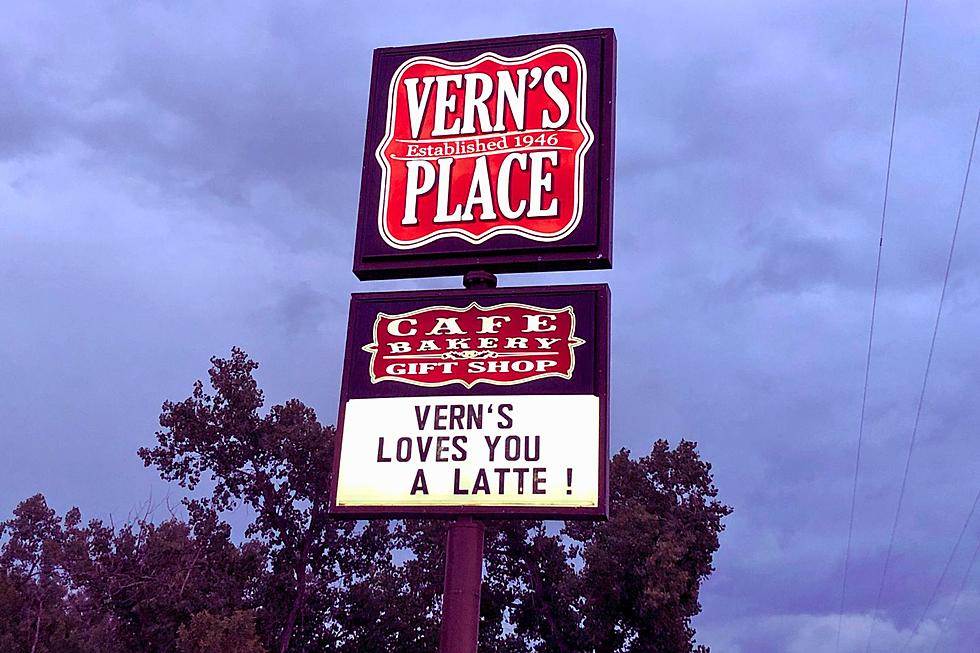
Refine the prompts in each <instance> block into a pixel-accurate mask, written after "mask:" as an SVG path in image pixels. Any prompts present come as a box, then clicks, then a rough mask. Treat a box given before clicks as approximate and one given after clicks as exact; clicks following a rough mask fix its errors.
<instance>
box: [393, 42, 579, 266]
mask: <svg viewBox="0 0 980 653" xmlns="http://www.w3.org/2000/svg"><path fill="white" fill-rule="evenodd" d="M586 74H587V73H586V68H585V62H584V60H583V59H582V55H581V53H579V51H578V50H576V49H575V48H573V47H570V46H566V45H553V46H548V47H545V48H541V49H539V50H536V51H535V52H532V53H531V54H529V55H527V56H524V57H517V58H509V57H500V56H499V55H496V54H494V53H492V52H486V53H483V54H481V55H480V56H479V57H477V58H475V59H471V60H469V61H465V62H461V63H453V62H450V61H446V60H444V59H439V58H436V57H427V56H422V57H413V58H411V59H409V60H408V61H406V62H405V63H404V64H402V65H401V66H400V67H399V68H398V70H397V71H396V72H395V75H394V76H393V77H392V78H391V83H390V86H389V91H388V117H389V120H388V129H387V132H386V134H385V139H384V140H383V141H382V142H381V145H380V146H379V147H378V151H377V159H378V162H379V163H380V164H381V167H382V184H381V198H380V208H379V212H378V225H379V227H380V229H381V233H382V237H383V238H384V239H385V242H386V243H387V244H389V245H391V246H392V247H394V248H396V249H414V248H417V247H420V246H422V245H425V244H426V243H430V242H433V241H435V240H438V239H440V238H458V239H461V240H463V241H466V242H469V243H473V244H479V243H482V242H485V241H487V240H489V239H490V238H493V237H494V236H499V235H502V234H514V235H518V236H521V237H524V238H528V239H531V240H535V241H542V242H550V241H559V240H561V239H562V238H563V237H565V236H566V235H568V234H569V233H570V232H571V231H572V230H574V229H575V227H576V226H578V223H579V219H580V218H581V215H582V197H581V194H582V176H583V174H584V161H585V155H586V153H587V152H588V150H589V147H590V146H591V145H592V143H593V140H594V139H593V135H592V129H591V128H590V127H589V124H588V122H587V120H586V116H585V115H584V109H585V76H586Z"/></svg>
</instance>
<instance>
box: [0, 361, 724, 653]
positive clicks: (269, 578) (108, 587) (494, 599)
mask: <svg viewBox="0 0 980 653" xmlns="http://www.w3.org/2000/svg"><path fill="white" fill-rule="evenodd" d="M256 368H257V365H256V363H255V362H254V361H252V360H251V359H249V358H248V356H246V355H245V354H244V352H242V351H240V350H238V349H235V350H233V351H232V355H231V357H230V358H227V359H222V358H214V359H212V367H211V369H210V372H209V374H210V390H208V391H205V387H204V384H203V383H201V382H198V383H196V384H195V385H194V388H193V392H192V394H191V396H190V397H189V398H187V399H186V400H184V401H181V402H170V401H168V402H166V403H164V405H163V411H162V414H161V416H160V424H161V430H160V431H159V432H158V433H157V443H156V446H154V447H152V448H143V449H140V451H139V455H140V457H141V458H142V460H143V462H144V464H145V465H147V466H153V467H156V468H157V469H158V470H159V472H160V474H161V476H162V477H163V478H165V479H168V480H171V481H176V482H177V483H179V484H180V485H181V486H182V487H184V488H186V490H187V491H188V492H189V493H190V495H189V496H188V497H187V498H186V499H185V501H184V503H185V506H186V508H187V518H186V519H180V518H177V517H176V516H172V517H171V518H169V519H166V520H164V521H162V522H156V521H154V520H153V519H152V518H151V515H149V514H146V515H144V516H143V517H142V518H140V519H135V520H132V521H130V522H128V523H125V524H123V525H121V526H119V527H115V526H113V525H111V524H110V525H106V524H104V523H103V522H101V521H99V520H92V521H90V522H88V524H84V525H83V524H82V522H81V514H80V512H79V511H78V510H77V509H72V510H70V511H69V512H68V513H67V514H66V515H65V517H64V519H59V517H58V516H57V514H56V513H55V512H54V511H53V510H51V509H50V508H49V507H48V506H47V504H46V503H45V501H44V498H43V497H42V496H40V495H38V496H35V497H31V498H30V499H27V500H26V501H24V502H22V503H21V504H20V505H19V506H18V507H17V508H16V509H15V510H14V514H13V517H12V518H11V519H9V520H8V521H5V522H0V651H8V650H9V651H18V652H21V651H23V652H25V653H47V652H52V653H54V652H55V651H57V652H58V653H95V652H96V651H98V652H100V653H164V652H166V653H212V652H217V651H222V652H224V651H242V652H244V653H259V652H260V651H262V652H267V653H277V652H278V653H308V652H310V653H311V652H313V651H318V652H319V651H323V652H334V653H378V652H379V651H384V652H385V653H417V652H419V651H435V650H436V648H437V643H438V634H439V619H440V612H441V603H442V585H443V565H444V559H445V551H444V545H445V540H446V531H447V523H446V522H444V521H438V520H407V521H396V522H387V521H381V520H375V521H370V522H360V523H356V522H353V521H349V520H347V521H344V520H332V519H330V518H329V516H328V515H327V514H326V506H327V505H328V499H329V497H328V491H329V487H330V471H331V459H332V452H333V446H334V435H335V433H334V430H333V428H331V427H327V426H323V425H321V424H320V423H319V421H318V420H317V418H316V415H315V413H314V412H313V411H312V410H311V409H310V408H308V407H307V406H305V405H304V404H302V403H301V402H299V401H297V400H292V401H289V402H286V403H285V404H282V405H276V406H272V407H271V408H270V409H269V410H268V411H267V412H265V413H264V414H263V413H262V412H261V411H262V408H263V396H262V392H261V390H259V388H258V385H257V383H256V381H255V379H254V375H253V373H254V371H255V369H256ZM609 478H610V518H609V520H608V521H605V522H567V523H565V524H560V523H555V522H549V523H546V522H541V521H533V520H506V521H488V522H486V546H485V555H484V559H485V574H484V581H483V589H482V602H481V607H480V610H481V614H480V619H481V621H480V636H481V642H480V650H481V651H482V652H484V653H586V652H589V653H691V652H695V651H696V652H699V653H706V652H707V650H708V649H707V647H705V646H699V645H697V644H696V643H695V633H694V630H693V628H692V627H691V619H692V617H693V616H694V615H696V614H697V613H698V612H699V611H700V604H699V601H698V596H699V591H700V587H701V583H702V582H703V581H704V579H706V578H707V577H708V576H709V575H710V574H711V572H712V571H713V568H712V557H713V555H714V553H715V551H717V549H718V546H719V539H718V538H719V534H720V532H721V531H722V530H723V523H722V520H723V518H724V517H725V516H726V515H728V514H729V513H730V512H731V508H729V507H728V506H726V505H724V504H723V503H721V502H720V501H719V500H718V498H717V495H718V491H717V489H716V488H715V486H714V484H713V480H712V477H711V466H710V465H709V464H708V463H706V462H704V461H702V460H701V459H700V457H699V456H698V453H697V450H696V446H695V444H694V443H692V442H687V441H683V440H682V441H681V442H680V443H679V444H678V445H677V446H676V447H674V448H671V447H670V446H669V445H668V443H667V442H666V441H663V440H660V441H657V442H656V443H655V444H654V446H653V448H652V450H651V451H650V452H649V454H648V455H645V456H642V457H640V458H636V459H634V458H632V457H631V456H630V452H629V451H626V450H621V451H620V452H618V453H617V454H616V455H614V456H613V458H612V460H611V463H610V477H609ZM243 504H244V505H245V506H248V507H249V508H250V509H251V510H252V511H253V514H254V519H253V521H252V522H251V524H250V525H249V526H248V528H247V530H246V537H245V540H244V541H242V542H238V543H236V542H235V541H233V540H232V537H231V529H230V527H229V526H228V524H227V523H226V522H225V521H223V520H222V518H221V513H222V512H224V511H227V510H230V509H233V508H235V507H236V506H239V505H243Z"/></svg>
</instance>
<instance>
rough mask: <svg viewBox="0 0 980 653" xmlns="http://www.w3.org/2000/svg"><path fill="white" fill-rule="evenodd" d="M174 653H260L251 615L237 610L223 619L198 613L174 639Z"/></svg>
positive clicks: (181, 628)
mask: <svg viewBox="0 0 980 653" xmlns="http://www.w3.org/2000/svg"><path fill="white" fill-rule="evenodd" d="M177 652H178V653H231V652H234V653H264V649H263V648H262V644H261V643H260V642H259V640H258V637H257V635H256V633H255V616H254V615H253V614H252V613H251V612H249V611H245V610H237V611H235V612H233V613H232V614H230V615H228V616H227V617H221V616H215V615H213V614H211V613H210V612H199V613H197V614H196V615H194V617H193V618H192V619H191V622H190V624H189V625H186V626H181V627H180V629H179V630H178V636H177Z"/></svg>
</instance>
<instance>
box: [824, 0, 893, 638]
mask: <svg viewBox="0 0 980 653" xmlns="http://www.w3.org/2000/svg"><path fill="white" fill-rule="evenodd" d="M908 17H909V0H905V9H904V11H903V13H902V38H901V42H900V44H899V47H898V71H897V73H896V75H895V97H894V100H893V101H892V125H891V133H890V135H889V137H888V163H887V164H886V165H885V190H884V193H883V199H882V202H881V226H880V227H879V229H878V257H877V260H876V262H875V283H874V291H873V293H872V298H871V325H870V327H869V328H868V354H867V357H866V358H865V361H864V390H863V392H862V393H861V419H860V421H859V422H858V439H857V455H856V456H855V459H854V482H853V485H852V487H851V509H850V513H849V515H848V519H847V546H846V548H845V549H844V576H843V579H842V581H841V588H840V610H839V611H838V614H837V642H836V644H835V646H834V650H835V651H839V650H840V631H841V624H842V622H843V620H844V597H845V596H846V594H847V571H848V566H849V564H850V560H851V542H852V540H853V536H854V508H855V505H856V503H857V483H858V473H859V472H860V469H861V443H862V442H863V440H864V419H865V414H866V412H867V406H868V381H869V379H870V378H871V348H872V344H873V343H874V334H875V315H876V313H877V310H878V283H879V281H880V279H881V252H882V248H883V246H884V244H885V215H886V214H887V211H888V188H889V184H890V182H891V176H892V154H893V153H894V151H895V123H896V121H897V119H898V91H899V88H900V86H901V82H902V61H903V59H904V55H905V27H906V25H907V24H908Z"/></svg>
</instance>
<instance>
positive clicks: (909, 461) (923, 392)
mask: <svg viewBox="0 0 980 653" xmlns="http://www.w3.org/2000/svg"><path fill="white" fill-rule="evenodd" d="M978 129H980V113H978V114H977V125H976V127H975V128H974V130H973V143H972V145H971V146H970V158H969V160H968V161H967V164H966V175H965V177H964V179H963V191H962V193H961V194H960V206H959V209H958V210H957V212H956V224H955V225H954V226H953V238H952V240H951V241H950V244H949V256H948V257H947V258H946V273H945V274H944V275H943V289H942V292H941V293H940V294H939V306H938V308H937V309H936V322H935V324H934V325H933V328H932V341H931V342H930V343H929V356H928V358H926V370H925V373H924V374H923V375H922V389H921V390H920V391H919V404H918V406H917V408H916V410H915V422H914V424H913V426H912V437H911V439H910V440H909V450H908V455H907V456H906V457H905V470H904V472H903V473H902V486H901V489H900V490H899V492H898V506H897V507H896V508H895V519H894V520H893V521H892V530H891V535H889V537H888V550H887V551H886V553H885V566H884V568H883V569H882V571H881V581H880V582H879V583H878V595H877V597H876V598H875V607H874V610H873V611H872V615H873V614H875V613H877V612H878V607H879V606H880V605H881V595H882V593H883V592H884V589H885V578H886V577H887V575H888V565H889V563H890V562H891V557H892V550H893V549H894V546H895V532H896V531H897V530H898V520H899V517H901V514H902V503H903V501H904V499H905V489H906V487H907V485H908V480H909V468H910V467H911V465H912V452H913V451H914V450H915V437H916V435H917V434H918V432H919V418H920V417H921V416H922V404H923V403H924V401H925V396H926V386H927V385H928V383H929V370H930V368H931V367H932V355H933V353H934V352H935V350H936V336H937V335H938V333H939V319H940V317H942V314H943V302H944V301H945V300H946V288H947V287H948V286H949V270H950V268H951V267H952V265H953V252H954V251H955V250H956V236H957V235H958V234H959V231H960V218H961V217H962V216H963V202H964V200H965V199H966V187H967V184H968V183H969V181H970V168H971V166H972V164H973V152H974V150H975V149H976V145H977V130H978ZM874 625H875V622H874V621H873V620H872V622H871V627H870V628H869V629H868V644H867V646H866V647H865V649H864V650H865V653H868V652H869V651H870V650H871V640H872V634H873V633H874Z"/></svg>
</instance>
